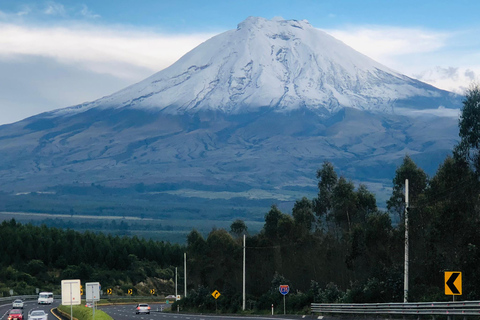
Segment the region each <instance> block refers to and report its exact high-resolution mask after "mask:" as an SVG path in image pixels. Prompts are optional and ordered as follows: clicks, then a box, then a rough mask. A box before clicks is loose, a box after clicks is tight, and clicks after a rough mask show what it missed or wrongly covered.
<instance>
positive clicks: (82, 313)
mask: <svg viewBox="0 0 480 320" xmlns="http://www.w3.org/2000/svg"><path fill="white" fill-rule="evenodd" d="M57 309H58V310H59V311H60V312H62V313H63V314H64V315H65V317H66V318H70V311H72V316H73V318H75V319H77V320H92V319H93V320H112V319H113V318H112V317H110V316H109V315H108V314H106V313H105V312H103V311H102V310H98V309H97V310H95V318H93V313H92V309H91V308H87V307H84V306H73V307H72V308H71V309H70V306H63V305H60V306H58V308H57Z"/></svg>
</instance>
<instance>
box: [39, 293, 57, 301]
mask: <svg viewBox="0 0 480 320" xmlns="http://www.w3.org/2000/svg"><path fill="white" fill-rule="evenodd" d="M52 303H53V293H52V292H40V293H39V294H38V304H52Z"/></svg>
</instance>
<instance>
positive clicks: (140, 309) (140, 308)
mask: <svg viewBox="0 0 480 320" xmlns="http://www.w3.org/2000/svg"><path fill="white" fill-rule="evenodd" d="M135 313H136V314H139V313H146V314H150V306H149V305H148V304H146V303H139V304H137V308H136V309H135Z"/></svg>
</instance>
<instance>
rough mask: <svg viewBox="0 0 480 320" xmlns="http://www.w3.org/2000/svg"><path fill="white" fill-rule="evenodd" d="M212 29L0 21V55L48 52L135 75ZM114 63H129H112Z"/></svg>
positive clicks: (156, 67) (159, 65)
mask: <svg viewBox="0 0 480 320" xmlns="http://www.w3.org/2000/svg"><path fill="white" fill-rule="evenodd" d="M211 36H213V34H193V35H162V34H157V33H153V32H145V31H131V30H130V31H127V30H122V29H120V28H118V29H115V28H108V27H101V26H96V25H89V24H81V25H76V26H72V27H69V28H67V27H27V26H19V25H14V24H0V60H8V59H10V60H12V59H17V58H18V57H19V55H20V56H21V55H30V56H40V57H50V58H53V59H55V60H57V61H58V62H60V63H63V64H66V65H71V64H75V65H81V66H83V67H84V68H85V69H88V70H90V71H92V72H96V73H102V74H103V73H105V74H110V75H113V76H116V77H120V78H127V79H135V80H139V79H138V76H139V74H138V72H136V71H135V70H136V69H142V70H143V72H142V73H144V71H145V70H149V72H150V73H153V72H156V71H160V70H161V69H163V68H165V67H167V66H169V65H170V64H172V63H173V62H175V61H176V60H177V59H178V58H179V57H180V56H182V55H183V54H185V53H186V52H188V51H189V50H191V49H193V48H194V47H195V46H197V45H199V44H200V43H201V42H203V41H205V40H206V39H208V38H210V37H211ZM119 64H123V65H126V66H130V68H129V67H127V68H118V65H119Z"/></svg>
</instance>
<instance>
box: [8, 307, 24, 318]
mask: <svg viewBox="0 0 480 320" xmlns="http://www.w3.org/2000/svg"><path fill="white" fill-rule="evenodd" d="M8 320H23V310H22V309H12V310H10V312H9V313H8Z"/></svg>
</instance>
